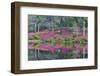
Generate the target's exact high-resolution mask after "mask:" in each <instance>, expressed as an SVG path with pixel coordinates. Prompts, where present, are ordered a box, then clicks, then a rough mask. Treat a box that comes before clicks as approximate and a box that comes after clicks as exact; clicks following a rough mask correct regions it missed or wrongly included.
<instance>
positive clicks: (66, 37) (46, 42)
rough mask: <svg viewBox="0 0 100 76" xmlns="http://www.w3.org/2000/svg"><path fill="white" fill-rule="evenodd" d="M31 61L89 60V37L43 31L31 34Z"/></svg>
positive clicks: (29, 46)
mask: <svg viewBox="0 0 100 76" xmlns="http://www.w3.org/2000/svg"><path fill="white" fill-rule="evenodd" d="M28 49H29V51H28V52H29V53H28V54H29V60H53V59H75V58H87V37H86V36H83V35H81V33H79V34H68V33H65V34H63V33H61V32H58V31H51V32H49V31H43V32H36V33H29V40H28Z"/></svg>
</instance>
